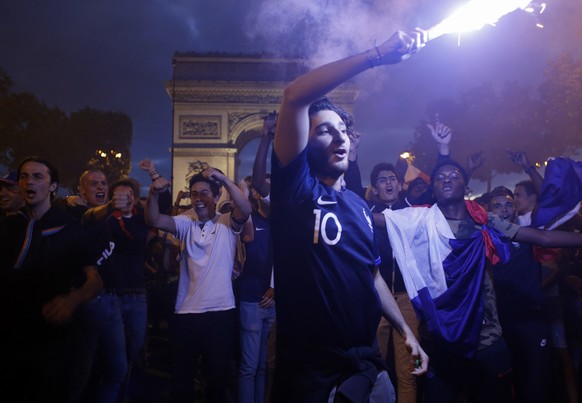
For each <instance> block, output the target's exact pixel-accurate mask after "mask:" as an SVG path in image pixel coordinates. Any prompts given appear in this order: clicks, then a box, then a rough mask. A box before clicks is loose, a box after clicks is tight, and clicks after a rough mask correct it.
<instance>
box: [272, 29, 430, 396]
mask: <svg viewBox="0 0 582 403" xmlns="http://www.w3.org/2000/svg"><path fill="white" fill-rule="evenodd" d="M425 40H426V38H424V33H422V32H414V33H412V34H410V35H409V34H406V33H403V32H397V33H395V34H394V35H392V36H391V37H390V38H389V39H388V40H387V41H386V42H384V43H382V44H381V45H379V46H378V47H375V48H374V49H371V50H369V51H368V52H362V53H360V54H357V55H354V56H351V57H348V58H345V59H342V60H339V61H336V62H334V63H330V64H327V65H324V66H322V67H319V68H317V69H315V70H312V71H311V72H309V73H307V74H305V75H303V76H301V77H299V78H298V79H296V80H295V81H293V82H292V83H291V84H289V85H288V86H287V88H286V89H285V92H284V96H283V100H282V104H281V109H280V113H279V118H278V121H277V129H276V134H275V142H274V153H273V160H272V163H271V170H272V176H271V182H272V184H271V224H272V225H271V231H272V236H273V248H274V259H275V261H274V263H275V289H276V290H277V368H276V378H275V386H274V387H275V390H274V397H273V399H274V401H277V402H322V401H336V402H340V401H341V402H344V401H350V402H351V401H368V400H369V401H393V400H394V389H393V388H392V385H391V384H390V381H389V379H388V376H387V374H386V372H385V371H384V370H383V365H382V361H381V359H378V358H379V355H378V350H377V347H376V346H375V334H376V328H377V326H378V323H379V320H380V316H381V314H382V313H384V315H386V316H387V317H388V318H389V319H390V320H391V321H392V322H393V324H394V326H395V327H396V328H397V329H398V331H400V332H401V333H402V334H403V336H404V337H405V339H406V345H407V347H408V348H409V349H410V351H411V368H410V370H411V372H413V373H415V374H421V373H423V372H425V371H426V368H427V362H428V357H427V356H426V354H425V353H424V351H423V350H422V349H421V348H420V346H419V344H418V342H417V340H416V338H415V337H414V335H413V334H412V331H411V330H410V328H409V327H408V326H407V325H406V323H405V321H404V320H403V318H402V315H401V314H400V312H399V310H398V307H397V305H396V302H395V301H394V298H393V297H392V295H391V293H390V291H389V289H388V287H387V286H386V283H385V282H384V280H383V279H382V277H381V276H380V275H379V273H378V272H377V270H375V267H376V263H377V259H376V258H377V253H376V251H375V247H374V241H373V239H374V237H373V226H372V218H371V214H370V211H369V209H368V207H367V205H366V203H365V202H364V201H363V200H362V199H361V198H360V197H358V196H357V195H356V194H355V193H352V192H351V191H349V190H346V189H345V188H344V187H342V179H343V174H344V173H345V171H346V170H347V167H348V150H349V148H350V140H349V138H348V135H347V131H346V118H347V114H346V113H345V112H344V111H343V110H341V109H340V108H338V107H336V106H335V105H333V104H332V103H331V102H329V101H328V100H327V99H323V100H322V99H320V98H321V97H323V96H324V95H325V94H326V93H327V92H329V91H331V90H332V89H334V88H335V87H337V86H339V85H340V84H341V83H343V82H344V81H346V80H348V79H350V78H352V77H354V76H356V75H357V74H359V73H361V72H363V71H365V70H367V69H368V68H371V67H376V66H380V65H384V64H394V63H398V62H400V61H402V60H404V59H406V58H407V57H408V56H410V54H412V53H413V52H415V51H416V50H418V49H419V48H420V47H422V46H423V45H424V42H425ZM316 101H317V102H316Z"/></svg>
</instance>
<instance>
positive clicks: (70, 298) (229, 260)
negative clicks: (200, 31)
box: [0, 30, 582, 403]
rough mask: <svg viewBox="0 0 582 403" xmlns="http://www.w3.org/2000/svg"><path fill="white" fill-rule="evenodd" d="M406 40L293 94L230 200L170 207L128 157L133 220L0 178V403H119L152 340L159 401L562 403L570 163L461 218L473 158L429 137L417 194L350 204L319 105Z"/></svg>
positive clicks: (579, 220)
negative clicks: (161, 370)
mask: <svg viewBox="0 0 582 403" xmlns="http://www.w3.org/2000/svg"><path fill="white" fill-rule="evenodd" d="M426 40H427V38H426V33H425V32H423V31H420V30H417V31H413V32H407V33H406V32H400V31H399V32H396V33H395V34H393V35H392V36H391V37H390V38H389V39H388V40H386V41H385V42H383V43H382V44H380V45H378V46H374V48H372V49H370V50H368V51H366V52H362V53H359V54H356V55H353V56H350V57H347V58H344V59H341V60H338V61H336V62H333V63H329V64H326V65H324V66H321V67H319V68H316V69H314V70H312V71H310V72H308V73H306V74H304V75H303V76H301V77H298V78H297V79H296V80H294V81H293V82H291V83H290V84H289V85H288V86H287V87H286V88H285V90H284V93H283V98H282V101H281V106H280V109H279V111H278V113H271V114H268V115H267V116H266V117H265V119H264V124H263V128H262V134H261V138H260V143H259V147H258V150H257V155H256V158H255V161H254V165H253V172H252V175H251V176H250V177H248V178H245V180H243V181H242V182H241V183H240V184H235V183H234V182H233V181H232V179H230V178H229V177H228V176H226V175H225V174H224V173H223V172H221V171H220V170H218V169H216V168H213V167H207V168H206V169H204V170H203V171H201V172H199V173H196V174H195V175H193V176H191V177H190V180H189V187H188V190H187V191H185V192H182V191H180V192H178V198H177V200H176V201H174V202H173V201H172V197H171V193H170V188H171V185H172V184H171V183H170V182H169V181H168V180H167V179H166V178H164V177H163V176H162V175H160V173H159V172H158V171H157V170H156V167H155V166H154V164H153V163H152V161H150V160H144V161H142V162H140V168H141V169H142V170H144V171H146V172H147V173H148V175H149V176H150V178H151V184H150V188H149V194H148V197H147V198H146V201H145V204H144V205H142V204H140V184H139V183H138V182H137V181H136V180H134V179H131V178H126V179H122V180H119V181H116V182H114V183H111V184H110V183H109V182H108V180H107V178H106V176H105V174H104V173H103V172H102V171H100V170H97V169H89V170H87V171H85V172H83V173H82V174H81V175H80V178H79V188H78V194H76V195H71V196H69V197H66V198H57V197H55V194H56V192H57V189H58V185H59V176H58V170H57V168H56V167H55V165H53V163H52V162H51V161H48V160H46V159H44V158H41V157H29V158H27V159H25V160H24V161H22V162H21V163H20V165H19V167H18V170H17V171H16V172H10V173H8V174H7V175H6V176H4V177H3V178H1V179H0V208H1V211H2V216H1V218H0V219H1V221H0V241H1V243H2V245H3V251H4V253H3V254H2V257H1V258H0V298H2V303H1V304H0V306H2V309H3V312H2V313H3V319H4V323H5V325H4V326H3V331H2V337H3V340H2V343H0V349H2V360H1V361H0V366H1V368H2V373H3V374H4V375H3V376H2V377H1V378H0V379H2V381H1V385H2V393H4V395H5V396H7V397H8V399H9V400H8V401H10V402H55V403H56V402H59V403H60V402H103V403H105V402H111V403H114V402H124V401H129V402H137V401H139V399H140V391H139V388H140V385H139V384H136V375H135V372H136V371H135V369H136V368H137V367H139V366H140V365H142V364H143V361H147V354H145V351H146V350H147V339H148V335H151V334H154V333H155V332H158V331H160V329H162V328H167V334H168V339H169V350H170V355H169V356H170V364H171V366H170V367H171V368H170V384H171V393H170V396H169V400H170V401H171V402H189V403H192V402H202V401H204V402H219V403H228V402H241V403H251V402H252V403H254V402H274V403H279V402H338V403H339V402H402V403H409V402H410V403H415V402H446V403H449V402H457V401H460V402H558V401H559V402H561V401H564V402H577V401H578V400H579V398H580V396H582V395H581V392H582V391H581V390H580V385H581V384H582V379H581V374H582V325H581V324H582V303H581V301H582V299H581V295H582V255H581V253H580V252H582V232H581V231H580V229H581V228H582V217H581V216H580V215H579V213H578V209H579V205H580V201H581V200H582V167H581V166H580V164H579V163H576V162H574V161H572V160H569V159H567V158H556V159H554V160H552V161H551V162H550V163H549V164H548V167H547V169H546V173H545V178H544V177H542V176H541V175H540V174H539V173H538V171H537V170H536V168H535V166H533V165H532V164H531V163H530V161H529V160H528V158H527V155H526V154H525V153H524V152H521V151H517V152H508V158H510V159H511V160H512V161H513V162H514V163H515V164H517V165H518V166H519V167H521V168H523V170H524V172H525V173H526V174H527V175H528V176H529V177H530V179H529V180H526V181H521V182H519V183H517V184H515V185H514V186H508V187H506V186H499V187H496V188H495V189H493V190H492V191H491V192H489V193H487V194H484V195H482V196H480V197H479V198H477V199H475V200H470V199H469V198H468V197H467V189H468V184H469V180H470V177H471V175H472V173H473V172H474V171H475V170H476V169H479V165H480V162H481V158H482V156H481V154H479V153H478V154H474V155H473V156H472V157H471V158H470V159H469V161H468V164H467V165H466V166H465V165H463V164H461V163H459V162H457V161H455V160H454V159H453V158H452V156H451V155H450V148H449V144H450V142H451V139H452V138H453V133H452V130H451V129H450V128H448V127H447V126H445V125H444V124H442V123H440V122H436V124H434V125H429V129H430V131H431V133H432V136H433V138H434V140H435V144H436V147H435V148H436V150H437V153H436V161H435V167H434V169H433V171H432V173H431V175H430V177H418V178H416V179H414V180H413V181H411V182H409V183H406V182H405V181H404V175H403V170H402V166H403V165H402V161H399V162H398V163H396V164H392V163H390V162H387V161H381V162H379V163H378V164H376V165H375V166H374V168H373V169H372V172H371V174H370V184H369V186H367V187H364V186H362V178H361V174H360V169H359V167H358V146H359V143H360V141H361V139H360V136H359V133H358V132H357V130H356V129H355V124H354V120H353V119H352V117H351V116H350V115H349V114H348V113H347V112H345V111H344V110H343V109H342V108H341V107H339V106H338V105H335V104H334V103H332V102H331V101H330V100H329V99H328V98H326V94H327V93H328V92H330V91H331V90H333V89H334V88H335V87H337V86H339V85H341V84H342V83H343V82H345V81H346V80H349V79H351V78H353V77H355V76H356V75H358V74H360V73H362V72H364V71H366V70H368V69H370V68H376V67H380V66H383V65H389V64H395V63H399V62H401V61H403V60H405V59H407V58H408V57H410V56H411V55H412V54H414V53H415V52H417V51H418V50H419V49H421V48H422V47H423V46H424V44H425V43H426ZM271 146H272V155H271V172H270V173H268V172H267V167H268V158H269V155H268V154H269V149H270V147H271ZM404 166H405V164H404ZM510 187H511V188H513V190H511V189H510ZM184 200H187V202H186V203H184ZM160 285H163V287H160Z"/></svg>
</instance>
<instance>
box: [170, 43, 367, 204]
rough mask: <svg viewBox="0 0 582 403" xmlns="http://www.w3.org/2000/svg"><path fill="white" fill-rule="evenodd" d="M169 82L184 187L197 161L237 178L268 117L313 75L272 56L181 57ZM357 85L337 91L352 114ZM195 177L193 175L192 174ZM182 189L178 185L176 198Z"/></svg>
mask: <svg viewBox="0 0 582 403" xmlns="http://www.w3.org/2000/svg"><path fill="white" fill-rule="evenodd" d="M173 64H174V74H173V77H172V80H171V81H166V82H165V88H166V92H167V93H168V95H169V96H170V98H171V100H172V105H173V108H172V109H173V117H172V119H173V133H172V148H171V152H172V182H173V183H174V184H175V185H178V184H181V183H182V182H184V178H186V176H187V175H188V174H189V172H188V167H189V166H191V163H192V161H196V162H199V163H200V164H199V165H203V164H209V165H211V166H214V167H216V168H219V169H221V170H222V171H223V172H224V173H225V174H227V175H228V176H229V177H230V178H236V176H237V175H236V174H237V169H238V165H239V164H238V163H237V160H238V156H239V153H240V151H241V150H242V149H243V148H244V147H245V146H246V145H247V144H248V143H249V142H250V141H251V140H253V139H255V138H257V137H259V136H260V135H261V129H262V125H263V119H264V117H265V116H266V115H267V114H268V113H270V112H272V111H274V110H276V109H278V108H279V104H280V102H281V97H282V95H283V90H284V88H285V85H286V84H287V83H288V82H290V81H292V80H293V79H295V78H296V77H298V76H300V75H302V74H303V73H305V72H306V71H307V66H306V65H305V64H304V62H303V60H301V59H285V58H274V57H271V56H268V55H264V54H259V55H231V54H216V53H206V54H197V53H176V54H175V57H174V60H173ZM357 92H358V91H357V88H356V86H355V85H354V84H353V83H348V84H344V85H342V86H341V87H340V88H338V89H336V90H335V91H334V92H333V93H334V100H335V101H336V102H338V103H340V104H341V105H342V106H343V107H345V108H346V109H347V110H351V109H352V108H353V103H354V101H355V99H356V96H357ZM190 174H191V173H190ZM179 190H180V186H173V189H172V192H173V193H174V195H173V196H174V199H175V197H176V196H177V192H178V191H179Z"/></svg>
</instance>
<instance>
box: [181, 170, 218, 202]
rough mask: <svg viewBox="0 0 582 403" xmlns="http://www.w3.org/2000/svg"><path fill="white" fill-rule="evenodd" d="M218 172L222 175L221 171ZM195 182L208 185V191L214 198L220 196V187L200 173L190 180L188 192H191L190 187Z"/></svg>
mask: <svg viewBox="0 0 582 403" xmlns="http://www.w3.org/2000/svg"><path fill="white" fill-rule="evenodd" d="M215 169H216V168H215ZM217 171H220V170H218V169H217ZM220 172H221V173H222V171H220ZM196 182H206V183H208V184H209V185H210V191H211V192H212V194H213V195H214V196H220V186H219V185H218V184H217V183H216V182H213V181H211V180H210V179H208V178H207V177H206V176H204V175H202V172H199V173H197V174H196V175H193V176H192V177H191V178H190V183H189V187H188V190H192V185H194V184H195V183H196Z"/></svg>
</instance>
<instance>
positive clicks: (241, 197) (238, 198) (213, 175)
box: [202, 167, 252, 231]
mask: <svg viewBox="0 0 582 403" xmlns="http://www.w3.org/2000/svg"><path fill="white" fill-rule="evenodd" d="M202 175H204V176H205V177H207V178H208V179H210V180H211V181H215V182H217V183H219V184H220V185H222V186H224V188H225V189H226V191H227V192H228V194H229V196H230V199H231V200H232V201H233V202H234V209H233V210H232V213H231V217H232V221H233V229H234V230H235V231H239V230H240V229H241V228H242V227H243V225H244V223H245V222H246V221H247V220H248V218H249V216H250V215H251V212H252V207H251V203H250V202H249V199H248V198H247V197H246V195H245V194H244V193H243V191H242V190H241V189H240V188H239V187H238V186H237V185H236V184H234V183H233V182H232V181H231V180H230V179H229V178H228V177H227V176H226V175H225V174H223V173H222V172H220V171H219V170H217V169H214V168H212V167H208V168H206V169H205V170H204V171H202Z"/></svg>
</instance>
